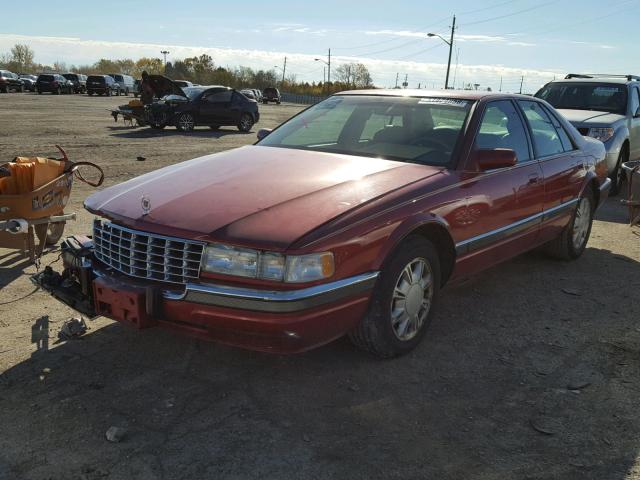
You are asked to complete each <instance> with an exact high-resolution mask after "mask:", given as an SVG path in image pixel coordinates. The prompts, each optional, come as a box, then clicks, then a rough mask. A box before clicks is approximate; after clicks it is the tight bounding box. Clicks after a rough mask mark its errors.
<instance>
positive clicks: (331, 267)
mask: <svg viewBox="0 0 640 480" xmlns="http://www.w3.org/2000/svg"><path fill="white" fill-rule="evenodd" d="M286 271H287V273H286V275H285V282H290V283H302V282H312V281H314V280H322V279H323V278H329V277H330V276H331V275H333V273H334V271H335V264H334V261H333V254H332V253H330V252H324V253H312V254H310V255H299V256H290V257H287V269H286Z"/></svg>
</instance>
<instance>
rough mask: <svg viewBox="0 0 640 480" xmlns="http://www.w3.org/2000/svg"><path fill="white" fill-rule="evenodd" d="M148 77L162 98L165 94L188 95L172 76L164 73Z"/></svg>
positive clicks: (158, 95)
mask: <svg viewBox="0 0 640 480" xmlns="http://www.w3.org/2000/svg"><path fill="white" fill-rule="evenodd" d="M148 78H149V83H150V84H151V87H152V88H153V91H154V92H155V94H156V96H157V97H159V98H162V97H164V96H165V95H180V96H181V97H186V95H185V94H184V92H183V91H182V89H181V88H180V87H179V86H178V84H177V83H175V82H174V81H173V80H171V79H170V78H167V77H165V76H164V75H149V77H148Z"/></svg>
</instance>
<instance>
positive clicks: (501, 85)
mask: <svg viewBox="0 0 640 480" xmlns="http://www.w3.org/2000/svg"><path fill="white" fill-rule="evenodd" d="M498 91H499V92H501V91H502V77H500V89H499V90H498Z"/></svg>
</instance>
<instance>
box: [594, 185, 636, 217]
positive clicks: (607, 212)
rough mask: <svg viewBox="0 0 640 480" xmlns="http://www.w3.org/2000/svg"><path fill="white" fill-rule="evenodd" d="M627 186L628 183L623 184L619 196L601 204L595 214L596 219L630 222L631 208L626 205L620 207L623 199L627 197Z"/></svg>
mask: <svg viewBox="0 0 640 480" xmlns="http://www.w3.org/2000/svg"><path fill="white" fill-rule="evenodd" d="M626 187H627V186H626V184H625V185H623V188H622V190H621V192H620V194H619V195H618V196H616V197H613V198H608V199H607V201H606V202H604V203H603V204H602V205H601V206H600V208H599V209H598V211H597V212H596V214H595V217H594V218H595V220H601V221H603V222H609V223H627V224H628V223H629V210H628V209H627V208H626V207H625V208H620V203H621V201H622V200H624V199H626V198H627V188H626Z"/></svg>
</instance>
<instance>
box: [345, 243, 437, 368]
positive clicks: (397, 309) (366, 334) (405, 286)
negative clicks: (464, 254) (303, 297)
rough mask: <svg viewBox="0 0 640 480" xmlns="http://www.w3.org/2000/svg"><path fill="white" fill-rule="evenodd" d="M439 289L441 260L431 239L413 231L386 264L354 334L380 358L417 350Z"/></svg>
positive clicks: (358, 342)
mask: <svg viewBox="0 0 640 480" xmlns="http://www.w3.org/2000/svg"><path fill="white" fill-rule="evenodd" d="M439 292H440V259H439V257H438V252H437V251H436V248H435V247H434V245H433V244H432V243H431V242H430V241H429V240H427V239H425V238H423V237H420V236H417V235H412V236H410V237H408V238H407V239H406V240H404V241H403V242H402V243H401V244H400V245H399V246H398V247H397V248H396V250H395V251H394V252H393V253H392V254H391V256H390V257H389V258H388V259H387V261H386V262H385V266H384V267H383V269H382V271H381V272H380V276H379V277H378V280H377V282H376V286H375V288H374V290H373V294H372V296H371V304H370V305H369V311H368V312H367V314H366V315H365V317H364V318H362V320H361V321H360V323H359V324H358V325H357V326H356V327H355V328H354V329H353V330H352V331H351V332H350V333H349V338H350V339H351V341H352V342H353V343H354V344H355V345H356V346H357V347H359V348H361V349H363V350H366V351H368V352H370V353H372V354H374V355H375V356H377V357H380V358H393V357H397V356H400V355H404V354H405V353H408V352H409V351H411V350H413V349H414V348H415V347H416V346H417V345H418V344H419V343H420V341H421V340H422V337H424V334H425V331H426V330H427V328H428V326H429V323H430V322H431V318H432V316H433V311H434V308H435V305H436V301H437V298H438V294H439Z"/></svg>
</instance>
